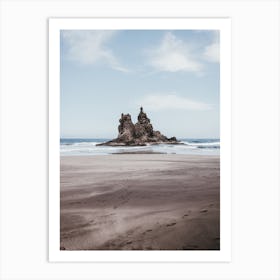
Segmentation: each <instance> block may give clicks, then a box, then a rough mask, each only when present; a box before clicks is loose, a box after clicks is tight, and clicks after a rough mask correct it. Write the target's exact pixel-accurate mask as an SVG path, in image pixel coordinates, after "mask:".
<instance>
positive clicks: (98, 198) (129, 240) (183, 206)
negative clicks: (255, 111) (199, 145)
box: [60, 153, 220, 250]
mask: <svg viewBox="0 0 280 280" xmlns="http://www.w3.org/2000/svg"><path fill="white" fill-rule="evenodd" d="M60 168H61V170H60V246H61V247H60V248H61V250H219V249H220V157H219V156H218V155H185V154H159V153H156V154H155V153H147V154H145V153H142V154H137V153H136V154H129V153H128V154H122V153H120V154H112V155H92V156H88V155H86V156H61V165H60Z"/></svg>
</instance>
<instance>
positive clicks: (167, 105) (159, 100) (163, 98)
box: [138, 94, 212, 111]
mask: <svg viewBox="0 0 280 280" xmlns="http://www.w3.org/2000/svg"><path fill="white" fill-rule="evenodd" d="M138 104H141V105H142V106H143V107H144V108H145V109H147V110H150V111H161V110H172V109H173V110H174V109H175V110H200V111H201V110H210V109H212V106H211V105H210V104H206V103H202V102H198V101H194V100H191V99H189V98H186V97H181V96H178V95H176V94H164V95H163V94H152V95H148V96H145V97H144V98H143V99H142V100H140V102H139V103H138Z"/></svg>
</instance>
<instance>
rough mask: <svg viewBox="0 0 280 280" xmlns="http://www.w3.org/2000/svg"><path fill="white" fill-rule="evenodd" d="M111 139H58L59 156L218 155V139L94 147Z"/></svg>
mask: <svg viewBox="0 0 280 280" xmlns="http://www.w3.org/2000/svg"><path fill="white" fill-rule="evenodd" d="M109 140H111V139H96V138H91V139H82V138H79V139H78V138H62V139H60V155H61V156H78V155H79V156H81V155H85V156H86V155H110V154H116V153H117V154H119V153H125V152H138V151H140V152H148V153H150V152H151V153H152V152H156V153H167V154H184V155H186V154H190V155H219V154H220V139H211V138H209V139H188V138H187V139H178V140H180V141H181V142H182V143H184V145H171V144H160V145H149V146H138V147H109V146H96V144H98V143H103V142H106V141H109Z"/></svg>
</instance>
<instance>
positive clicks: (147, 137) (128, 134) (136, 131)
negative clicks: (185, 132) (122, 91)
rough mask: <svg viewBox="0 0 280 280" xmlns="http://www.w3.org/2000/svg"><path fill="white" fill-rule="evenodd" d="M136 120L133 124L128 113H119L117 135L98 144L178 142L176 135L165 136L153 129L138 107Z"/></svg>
mask: <svg viewBox="0 0 280 280" xmlns="http://www.w3.org/2000/svg"><path fill="white" fill-rule="evenodd" d="M137 119H138V121H137V123H136V124H133V122H132V120H131V116H130V114H121V118H120V119H119V122H120V124H119V127H118V131H119V134H118V137H117V138H116V139H113V140H111V141H108V142H105V143H102V144H98V145H99V146H145V145H151V144H153V145H155V144H164V143H170V144H179V143H180V142H179V141H177V139H176V137H171V138H167V137H166V136H164V135H163V134H161V133H160V132H159V131H154V129H153V126H152V124H151V121H150V119H149V118H148V117H147V114H146V113H144V111H143V108H142V107H141V108H140V113H139V115H138V118H137Z"/></svg>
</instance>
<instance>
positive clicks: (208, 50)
mask: <svg viewBox="0 0 280 280" xmlns="http://www.w3.org/2000/svg"><path fill="white" fill-rule="evenodd" d="M203 55H204V58H205V59H206V60H208V61H210V62H219V61H220V42H219V33H218V32H214V38H213V43H212V44H210V45H208V46H206V47H205V49H204V53H203Z"/></svg>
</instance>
